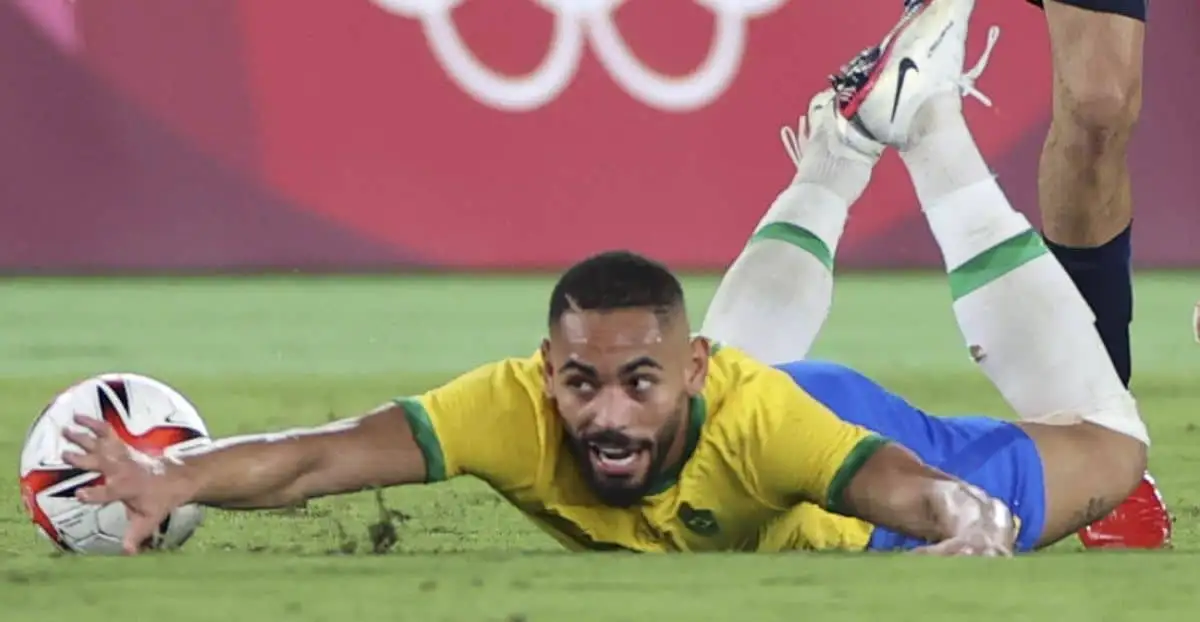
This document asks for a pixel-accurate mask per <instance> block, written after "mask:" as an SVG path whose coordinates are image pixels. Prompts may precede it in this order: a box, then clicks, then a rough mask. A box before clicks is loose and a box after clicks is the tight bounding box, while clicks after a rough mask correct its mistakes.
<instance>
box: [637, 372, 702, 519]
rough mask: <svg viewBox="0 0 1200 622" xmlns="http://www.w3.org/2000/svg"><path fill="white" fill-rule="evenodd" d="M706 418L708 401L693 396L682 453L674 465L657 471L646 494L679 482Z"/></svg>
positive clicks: (655, 492)
mask: <svg viewBox="0 0 1200 622" xmlns="http://www.w3.org/2000/svg"><path fill="white" fill-rule="evenodd" d="M707 418H708V403H707V402H705V401H704V396H702V395H696V396H693V397H692V398H691V400H690V402H689V404H688V424H687V438H686V439H685V441H684V442H686V443H687V444H686V445H684V446H683V455H681V456H680V457H679V462H677V463H675V465H674V466H672V467H670V468H668V469H665V470H663V472H662V473H659V475H658V477H657V478H655V480H654V483H653V484H652V485H651V486H650V490H649V492H647V493H646V494H647V495H649V496H653V495H657V494H661V493H664V492H666V491H667V490H668V489H670V488H671V487H672V486H674V485H675V484H676V483H678V482H679V474H680V473H681V472H682V471H683V465H685V464H687V461H688V460H690V459H691V458H692V454H693V453H695V451H696V446H697V445H699V444H700V430H701V429H703V428H704V421H705V419H707Z"/></svg>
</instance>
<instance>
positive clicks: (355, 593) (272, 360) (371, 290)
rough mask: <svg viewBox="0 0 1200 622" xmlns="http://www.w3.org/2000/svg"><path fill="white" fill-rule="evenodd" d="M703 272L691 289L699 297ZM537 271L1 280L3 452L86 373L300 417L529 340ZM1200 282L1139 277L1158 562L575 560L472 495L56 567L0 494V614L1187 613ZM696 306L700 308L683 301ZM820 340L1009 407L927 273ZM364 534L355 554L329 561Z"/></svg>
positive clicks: (1138, 336)
mask: <svg viewBox="0 0 1200 622" xmlns="http://www.w3.org/2000/svg"><path fill="white" fill-rule="evenodd" d="M713 285H714V281H713V280H712V279H709V278H694V279H690V280H689V282H688V288H689V295H690V296H691V302H692V307H693V310H694V311H697V312H699V311H701V310H702V309H703V308H704V304H705V303H706V302H707V299H708V297H709V296H710V295H711V292H712V288H713ZM549 286H550V282H549V281H548V280H547V279H545V278H541V277H536V278H535V277H530V278H453V279H450V278H435V277H429V278H411V277H406V278H382V277H372V278H322V279H316V278H314V279H298V278H297V279H287V278H279V279H265V278H264V279H241V280H235V279H186V280H178V281H170V280H15V281H12V280H10V281H0V461H4V460H7V461H8V464H10V465H13V466H14V467H15V465H16V461H17V453H18V451H19V448H20V443H21V440H22V438H23V435H24V432H25V429H26V426H28V424H29V422H30V421H31V420H32V418H33V416H34V415H35V414H36V413H37V412H38V411H39V410H40V408H41V406H42V405H43V404H44V403H45V402H46V401H47V399H48V398H49V397H51V396H52V395H53V394H54V393H56V392H57V391H59V390H61V389H62V388H63V387H64V386H66V385H67V384H69V383H70V382H72V381H74V380H77V379H79V378H81V377H85V376H88V375H91V374H94V373H97V372H101V371H115V370H127V371H140V372H143V373H147V374H150V375H153V376H156V377H159V378H161V379H163V380H166V381H167V382H169V383H171V384H172V385H174V386H176V387H178V388H179V389H181V390H182V391H184V392H185V393H186V394H187V395H188V396H189V397H190V398H191V399H192V400H193V401H194V402H195V403H196V404H197V405H198V406H199V407H200V410H201V412H202V413H203V414H204V415H205V417H206V419H207V420H208V422H209V424H210V427H211V429H212V431H213V433H214V434H217V435H227V434H233V433H238V432H247V431H255V430H263V429H270V428H275V427H280V426H291V425H297V424H311V423H317V422H321V421H324V420H326V419H328V418H329V417H330V416H331V415H336V416H342V415H350V414H353V413H356V412H358V411H361V410H363V409H366V408H370V407H372V406H375V405H377V404H379V403H381V402H383V401H384V400H386V399H388V398H390V397H392V396H394V395H400V394H407V393H412V392H417V391H421V390H423V389H426V388H428V387H430V386H431V385H433V384H435V383H437V382H439V381H442V380H445V379H447V378H449V377H451V376H452V375H454V374H455V373H457V372H460V371H464V370H466V369H468V368H470V367H471V366H473V365H476V364H478V363H482V362H485V361H488V360H491V359H494V358H497V357H502V356H510V355H523V354H527V353H529V352H531V351H532V350H533V349H534V348H535V347H536V344H537V342H538V340H539V339H540V337H541V334H542V329H543V316H544V308H543V305H544V302H545V299H546V296H547V294H548V290H549ZM1197 297H1200V275H1197V274H1185V273H1180V274H1163V275H1149V274H1141V275H1139V280H1138V315H1137V320H1136V325H1135V335H1134V343H1135V346H1136V364H1135V369H1136V380H1135V385H1136V386H1135V389H1136V392H1137V394H1138V396H1139V399H1140V400H1141V403H1142V407H1143V412H1144V413H1145V415H1146V417H1147V419H1148V420H1149V423H1150V425H1151V428H1152V431H1153V433H1154V435H1155V439H1156V444H1155V447H1154V452H1153V459H1152V460H1153V470H1154V472H1155V475H1156V476H1157V477H1158V479H1159V482H1160V483H1161V484H1162V486H1163V488H1164V489H1165V491H1166V494H1167V496H1168V501H1169V502H1170V503H1171V504H1172V508H1173V509H1174V510H1175V512H1176V515H1177V519H1178V522H1177V525H1176V528H1177V532H1176V533H1177V536H1176V544H1177V546H1176V550H1175V551H1173V552H1170V553H1158V554H1155V553H1148V554H1147V553H1143V554H1130V553H1126V554H1087V555H1083V554H1077V553H1075V548H1076V547H1075V546H1074V544H1073V543H1067V544H1064V545H1062V546H1060V547H1058V548H1056V549H1055V550H1053V551H1050V552H1047V553H1043V554H1039V555H1036V556H1030V557H1027V558H1022V559H1018V560H1012V561H996V560H928V559H918V558H913V557H908V556H898V557H890V556H872V557H869V558H862V557H848V556H840V555H799V554H797V555H787V556H753V555H699V556H675V557H641V556H637V557H630V556H621V555H607V556H605V555H568V554H563V553H558V552H556V550H557V549H556V545H554V544H553V543H552V542H551V541H550V540H549V539H548V538H547V537H545V536H543V535H541V534H540V533H539V532H537V531H535V530H534V529H533V528H531V527H530V526H529V525H527V524H526V523H525V522H524V521H523V520H522V519H521V517H520V516H519V515H518V514H517V513H516V512H515V511H513V510H510V509H509V508H508V507H506V506H504V505H503V504H502V503H501V502H500V501H499V500H498V499H497V498H496V497H495V496H493V495H492V494H491V493H490V492H489V491H487V490H486V489H485V488H483V487H482V486H480V485H478V484H476V483H474V482H470V481H457V482H454V483H451V484H448V485H444V486H439V487H414V488H409V489H398V490H392V491H389V492H387V493H386V503H387V505H388V506H389V507H392V508H395V509H398V510H400V511H402V512H403V513H404V514H405V515H407V516H408V519H407V520H405V521H403V522H402V523H400V524H399V525H398V530H399V538H400V540H399V543H398V545H397V546H396V548H395V549H394V550H393V551H391V552H390V553H389V554H388V555H385V556H374V555H370V554H368V553H367V549H368V548H369V546H368V544H367V538H366V528H367V526H368V525H369V524H371V523H372V522H374V521H376V520H377V519H378V515H379V511H380V510H379V508H378V506H377V504H376V503H375V500H374V499H373V498H372V497H371V496H370V495H358V496H354V497H346V498H339V499H330V500H325V501H321V502H318V503H315V504H313V505H312V506H311V507H310V508H308V509H307V510H304V511H301V512H284V513H260V514H235V513H220V512H212V513H210V514H209V517H208V520H207V522H206V524H205V525H204V526H203V528H202V529H201V531H200V532H199V533H198V535H197V536H196V538H195V539H193V540H192V541H191V542H189V543H188V545H187V547H186V548H185V549H184V550H183V551H181V552H179V553H177V554H170V555H156V556H145V557H141V558H134V559H118V558H114V559H81V558H55V557H52V556H51V555H49V547H48V545H47V544H46V543H45V542H44V541H41V540H39V539H37V538H36V537H35V534H34V530H33V528H32V526H31V525H30V524H29V523H28V520H27V519H26V517H25V516H24V513H23V511H22V510H21V507H20V504H19V500H18V495H17V491H16V485H15V475H16V474H15V472H14V473H12V476H11V479H10V480H9V485H7V486H3V487H0V602H3V611H4V613H3V615H2V618H3V619H4V620H20V621H23V620H40V621H48V620H67V619H79V618H81V617H83V616H85V615H94V614H95V612H100V613H102V614H110V615H113V616H117V615H121V614H128V615H142V616H146V617H147V619H149V617H150V616H156V615H159V616H164V617H166V618H169V619H171V620H213V619H225V620H230V621H234V620H236V621H239V622H240V621H241V620H256V621H257V620H285V619H286V620H330V621H340V620H354V621H356V622H361V621H367V622H369V621H374V620H647V619H664V620H665V619H686V620H727V619H733V618H735V617H739V616H740V617H745V618H746V619H754V620H774V619H780V620H784V619H797V618H806V617H807V618H813V617H818V616H819V617H820V618H821V619H825V618H829V619H864V620H865V619H888V620H907V619H914V620H916V619H921V620H926V621H927V620H961V619H965V618H968V617H969V618H971V619H974V620H1009V619H1012V618H1014V617H1016V618H1018V619H1030V618H1041V617H1045V616H1047V615H1054V616H1056V617H1058V618H1059V619H1060V620H1062V621H1064V622H1069V621H1073V620H1091V619H1099V620H1140V619H1144V618H1146V617H1147V616H1150V615H1162V614H1164V613H1166V614H1167V615H1168V617H1180V618H1182V617H1184V616H1190V615H1191V608H1192V606H1193V605H1192V596H1191V594H1192V590H1191V586H1190V579H1191V576H1190V574H1189V571H1188V570H1187V568H1190V567H1191V565H1192V564H1194V563H1196V562H1197V560H1200V526H1198V522H1197V518H1198V517H1200V452H1198V451H1197V450H1196V449H1195V448H1194V445H1195V444H1196V442H1197V439H1200V432H1198V429H1200V428H1197V423H1198V421H1200V417H1198V416H1197V415H1198V414H1200V413H1197V410H1200V383H1198V382H1197V379H1198V378H1200V346H1197V345H1196V344H1195V343H1193V342H1192V338H1191V334H1190V328H1189V321H1190V313H1191V308H1192V305H1193V303H1194V302H1195V301H1196V299H1197ZM697 315H698V313H697ZM816 354H817V355H818V356H821V357H825V358H836V359H838V360H841V361H843V362H847V363H850V364H853V365H856V366H858V367H860V368H862V369H863V370H865V371H867V372H868V373H870V374H872V375H873V376H875V377H877V378H878V379H879V380H881V381H882V382H883V383H884V384H886V385H888V386H890V387H892V388H894V389H896V390H898V391H900V392H902V393H903V394H905V395H906V396H909V397H911V398H912V399H913V400H914V401H916V402H917V403H918V404H921V405H923V406H925V407H926V408H928V409H930V410H932V411H935V412H946V413H959V412H984V413H1002V412H1004V408H1003V405H1002V403H1001V402H1000V400H999V398H998V397H997V395H996V394H995V392H994V391H993V390H992V388H991V387H990V385H988V384H987V382H986V380H985V379H983V378H982V377H981V376H980V375H979V374H978V372H977V371H976V370H975V369H974V368H973V366H972V364H971V363H970V362H969V360H968V357H967V354H966V352H965V351H964V350H963V348H962V345H961V342H960V340H959V337H958V333H957V329H956V328H955V326H954V323H953V318H952V315H951V313H950V309H949V304H948V297H947V292H946V287H945V283H944V277H941V276H937V275H907V276H902V275H880V276H851V277H846V278H843V279H842V281H841V282H840V285H839V288H838V291H837V301H836V303H835V308H834V313H833V317H832V319H831V320H830V322H829V324H828V326H827V329H826V332H825V334H824V335H823V336H822V339H821V340H820V342H819V343H818V345H817V352H816ZM350 548H355V550H356V553H355V554H354V555H344V554H339V555H330V553H331V552H335V551H341V550H348V549H350Z"/></svg>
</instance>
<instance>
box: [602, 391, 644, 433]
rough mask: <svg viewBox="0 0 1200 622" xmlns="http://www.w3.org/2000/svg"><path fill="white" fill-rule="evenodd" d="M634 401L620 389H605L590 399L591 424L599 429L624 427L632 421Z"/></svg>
mask: <svg viewBox="0 0 1200 622" xmlns="http://www.w3.org/2000/svg"><path fill="white" fill-rule="evenodd" d="M635 406H636V403H635V402H634V401H633V400H631V399H629V396H628V395H626V394H625V392H624V391H622V390H620V389H615V390H614V389H606V390H604V391H602V392H601V393H600V395H597V396H596V398H595V399H593V400H592V408H593V409H594V410H593V411H592V425H593V426H595V427H598V428H601V429H616V430H619V429H624V428H627V427H629V426H630V425H632V424H633V423H634V414H635V413H634V407H635Z"/></svg>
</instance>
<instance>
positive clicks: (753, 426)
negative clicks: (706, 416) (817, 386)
mask: <svg viewBox="0 0 1200 622" xmlns="http://www.w3.org/2000/svg"><path fill="white" fill-rule="evenodd" d="M704 397H705V401H706V402H707V403H708V404H709V412H710V413H711V418H712V420H713V423H714V424H715V425H718V426H720V427H722V428H723V429H725V430H727V431H730V432H736V431H745V432H747V433H750V434H755V435H756V434H757V432H760V431H762V430H763V426H767V427H770V426H772V425H774V424H775V423H777V420H779V419H782V418H786V417H795V416H803V414H804V412H803V411H804V410H805V408H806V407H808V406H810V405H815V401H814V400H813V399H812V397H811V396H809V395H808V394H807V393H806V392H805V391H804V389H803V388H802V387H800V386H799V385H798V384H796V383H795V382H794V381H793V380H792V379H791V377H789V376H788V375H787V374H786V373H784V372H783V371H780V370H779V369H777V368H775V367H773V366H771V365H768V364H766V363H763V362H761V361H759V360H758V359H755V358H753V357H751V356H750V355H748V354H746V353H745V352H743V351H741V350H738V349H737V348H733V347H730V346H727V345H721V344H717V343H714V352H713V355H712V357H711V358H710V361H709V377H708V380H707V382H706V385H705V392H704Z"/></svg>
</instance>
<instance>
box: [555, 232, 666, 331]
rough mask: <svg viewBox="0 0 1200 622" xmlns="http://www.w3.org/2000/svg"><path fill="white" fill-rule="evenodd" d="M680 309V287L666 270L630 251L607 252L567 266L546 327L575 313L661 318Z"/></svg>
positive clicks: (557, 285) (559, 283) (557, 286)
mask: <svg viewBox="0 0 1200 622" xmlns="http://www.w3.org/2000/svg"><path fill="white" fill-rule="evenodd" d="M683 308H684V301H683V286H681V285H680V284H679V279H677V278H675V275H674V274H671V271H670V270H669V269H667V267H666V266H664V265H662V264H661V263H658V262H657V261H654V260H653V259H649V258H647V257H643V256H641V255H638V254H637V253H633V252H630V251H608V252H604V253H600V254H598V255H593V256H591V257H588V258H587V259H584V260H583V261H581V262H579V263H577V264H575V265H573V266H571V267H570V268H568V269H567V271H566V272H564V273H563V275H562V277H560V278H559V279H558V283H557V284H556V285H555V286H554V291H553V292H552V293H551V294H550V317H549V323H550V325H551V326H553V325H554V324H555V323H557V322H558V320H559V319H561V318H562V316H563V314H564V313H566V312H567V311H571V310H575V309H578V310H582V311H616V310H620V309H650V310H651V311H653V312H654V314H655V315H657V316H659V317H660V318H665V317H669V316H671V315H672V314H674V313H676V312H678V311H681V310H682V309H683Z"/></svg>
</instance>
